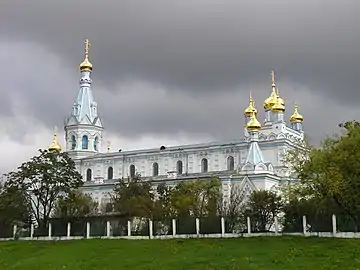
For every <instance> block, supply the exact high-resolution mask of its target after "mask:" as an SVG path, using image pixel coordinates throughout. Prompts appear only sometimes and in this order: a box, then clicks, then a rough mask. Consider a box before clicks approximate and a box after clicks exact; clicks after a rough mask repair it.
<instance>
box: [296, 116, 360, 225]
mask: <svg viewBox="0 0 360 270" xmlns="http://www.w3.org/2000/svg"><path fill="white" fill-rule="evenodd" d="M339 126H340V127H341V128H342V133H341V134H338V135H336V136H333V137H329V138H326V139H325V140H324V141H323V142H322V144H321V147H319V148H313V147H310V148H309V149H308V153H307V155H306V156H305V158H303V159H296V158H294V157H295V156H296V154H297V153H296V152H295V153H291V154H292V155H290V156H292V160H291V162H292V163H293V164H294V165H293V170H294V173H295V174H296V175H297V177H298V179H299V181H298V184H297V185H295V189H294V190H296V193H297V194H298V196H299V197H301V198H305V199H309V198H316V200H317V202H318V204H323V205H326V204H328V203H329V202H331V205H330V206H328V207H329V209H339V210H338V211H340V213H339V214H341V215H346V216H347V217H350V218H351V219H352V221H353V222H354V223H355V224H356V228H355V229H356V230H358V229H359V226H360V195H359V193H358V190H360V151H359V150H360V124H359V123H358V122H355V121H350V122H346V123H343V124H340V125H339ZM332 211H334V210H332Z"/></svg>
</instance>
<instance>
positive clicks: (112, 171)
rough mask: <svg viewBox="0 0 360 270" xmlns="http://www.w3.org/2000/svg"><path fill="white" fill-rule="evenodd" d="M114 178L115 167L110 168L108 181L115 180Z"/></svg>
mask: <svg viewBox="0 0 360 270" xmlns="http://www.w3.org/2000/svg"><path fill="white" fill-rule="evenodd" d="M113 178H114V169H113V167H109V168H108V179H113Z"/></svg>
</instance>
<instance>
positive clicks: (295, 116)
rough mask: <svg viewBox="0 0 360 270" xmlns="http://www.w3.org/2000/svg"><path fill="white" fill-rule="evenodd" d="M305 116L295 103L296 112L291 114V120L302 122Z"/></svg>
mask: <svg viewBox="0 0 360 270" xmlns="http://www.w3.org/2000/svg"><path fill="white" fill-rule="evenodd" d="M303 121H304V117H303V116H302V115H301V114H300V113H299V111H298V106H297V105H295V109H294V113H293V114H292V115H291V116H290V122H292V123H302V122H303Z"/></svg>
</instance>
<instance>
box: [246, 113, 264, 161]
mask: <svg viewBox="0 0 360 270" xmlns="http://www.w3.org/2000/svg"><path fill="white" fill-rule="evenodd" d="M246 128H247V130H248V132H249V135H250V146H249V152H248V154H247V157H246V161H245V163H248V164H252V165H256V164H259V163H264V157H263V154H262V152H261V149H260V147H259V144H258V141H259V130H260V129H261V124H260V123H259V121H258V120H257V119H256V116H255V113H252V115H251V119H250V121H249V122H248V124H247V125H246Z"/></svg>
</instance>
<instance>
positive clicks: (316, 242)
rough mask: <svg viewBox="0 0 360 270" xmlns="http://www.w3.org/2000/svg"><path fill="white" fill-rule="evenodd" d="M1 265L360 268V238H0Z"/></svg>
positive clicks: (168, 268)
mask: <svg viewBox="0 0 360 270" xmlns="http://www.w3.org/2000/svg"><path fill="white" fill-rule="evenodd" d="M0 269H25V270H32V269H34V270H41V269H46V270H51V269H66V270H70V269H74V270H75V269H76V270H80V269H86V270H90V269H101V270H106V269H116V270H119V269H156V270H160V269H166V270H171V269H184V270H185V269H186V270H190V269H194V270H195V269H196V270H200V269H281V270H290V269H301V270H305V269H310V270H313V269H315V270H319V269H341V270H345V269H346V270H347V269H349V270H350V269H360V240H357V239H332V238H328V239H327V238H302V237H258V238H255V237H254V238H238V239H184V240H179V239H174V240H100V239H99V240H77V241H59V242H36V241H34V242H27V241H23V242H20V241H18V242H0Z"/></svg>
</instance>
